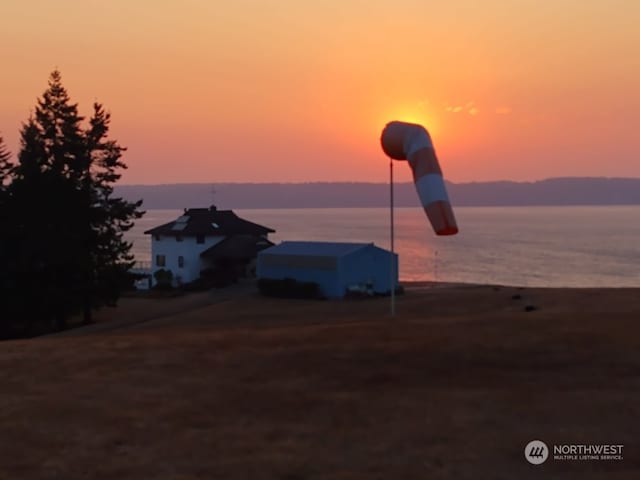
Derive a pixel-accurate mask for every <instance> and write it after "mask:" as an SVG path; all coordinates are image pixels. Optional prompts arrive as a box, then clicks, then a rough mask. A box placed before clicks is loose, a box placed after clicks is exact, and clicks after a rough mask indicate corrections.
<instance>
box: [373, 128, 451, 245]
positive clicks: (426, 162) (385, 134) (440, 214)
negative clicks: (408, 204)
mask: <svg viewBox="0 0 640 480" xmlns="http://www.w3.org/2000/svg"><path fill="white" fill-rule="evenodd" d="M380 142H381V143H382V149H383V150H384V153H386V154H387V155H388V156H389V157H391V158H392V159H394V160H408V161H409V165H410V166H411V171H412V172H413V181H414V182H415V185H416V190H417V191H418V196H419V197H420V200H421V202H422V206H423V207H424V211H425V213H426V214H427V218H428V219H429V221H430V222H431V226H432V227H433V230H434V231H435V232H436V234H437V235H455V234H456V233H458V226H457V225H456V219H455V217H454V216H453V210H452V208H451V202H449V196H448V195H447V189H446V187H445V185H444V180H443V178H442V169H441V168H440V165H439V164H438V158H437V157H436V151H435V149H434V148H433V142H432V141H431V137H430V136H429V132H427V130H426V129H425V128H424V127H423V126H422V125H416V124H413V123H405V122H389V123H387V125H386V127H384V130H383V131H382V136H381V137H380Z"/></svg>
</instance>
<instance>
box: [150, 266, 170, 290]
mask: <svg viewBox="0 0 640 480" xmlns="http://www.w3.org/2000/svg"><path fill="white" fill-rule="evenodd" d="M153 278H155V279H156V284H155V286H154V287H153V288H155V289H157V290H171V289H172V288H173V272H172V271H171V270H165V269H164V268H161V269H160V270H156V271H155V272H154V273H153Z"/></svg>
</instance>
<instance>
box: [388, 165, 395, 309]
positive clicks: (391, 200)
mask: <svg viewBox="0 0 640 480" xmlns="http://www.w3.org/2000/svg"><path fill="white" fill-rule="evenodd" d="M389 210H390V220H391V228H390V235H391V269H390V270H391V316H392V317H394V316H395V314H396V262H395V245H394V233H395V232H394V222H393V159H391V158H389Z"/></svg>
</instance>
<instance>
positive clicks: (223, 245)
mask: <svg viewBox="0 0 640 480" xmlns="http://www.w3.org/2000/svg"><path fill="white" fill-rule="evenodd" d="M273 245H274V244H273V242H270V241H269V240H267V239H265V238H262V237H258V236H255V235H232V236H230V237H227V238H225V239H224V240H222V241H221V242H218V243H216V244H215V245H214V246H212V247H209V248H207V249H206V250H205V251H204V252H202V253H201V254H200V256H201V257H204V258H208V259H210V260H217V259H221V258H227V259H236V260H237V259H246V258H253V257H255V256H256V254H257V253H258V252H259V251H261V250H264V249H265V248H269V247H271V246H273Z"/></svg>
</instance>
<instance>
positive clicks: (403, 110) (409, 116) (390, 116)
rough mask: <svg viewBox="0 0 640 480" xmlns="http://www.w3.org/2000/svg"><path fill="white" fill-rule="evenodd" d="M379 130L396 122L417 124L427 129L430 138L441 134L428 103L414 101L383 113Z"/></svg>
mask: <svg viewBox="0 0 640 480" xmlns="http://www.w3.org/2000/svg"><path fill="white" fill-rule="evenodd" d="M381 117H383V118H381V119H380V122H379V125H380V128H381V129H382V128H383V127H384V126H385V125H386V124H387V123H388V122H391V121H394V120H397V121H400V122H407V123H417V124H418V125H422V126H423V127H424V128H426V129H427V131H428V132H429V134H430V135H431V136H432V137H438V136H439V134H440V133H441V124H440V122H439V119H438V117H437V116H436V115H435V114H434V112H433V109H431V108H430V106H429V104H428V102H424V101H416V102H413V103H404V104H398V105H397V106H394V107H391V108H389V109H387V110H385V111H384V113H383V114H382V115H381Z"/></svg>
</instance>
